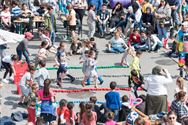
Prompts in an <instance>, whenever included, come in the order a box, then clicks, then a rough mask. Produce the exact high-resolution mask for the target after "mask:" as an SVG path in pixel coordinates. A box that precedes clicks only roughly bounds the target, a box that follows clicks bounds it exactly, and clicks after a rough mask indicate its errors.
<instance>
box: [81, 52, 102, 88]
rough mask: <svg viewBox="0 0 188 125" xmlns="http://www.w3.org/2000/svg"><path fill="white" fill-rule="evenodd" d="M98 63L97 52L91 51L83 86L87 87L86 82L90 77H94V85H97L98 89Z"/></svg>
mask: <svg viewBox="0 0 188 125" xmlns="http://www.w3.org/2000/svg"><path fill="white" fill-rule="evenodd" d="M96 63H97V61H96V60H95V52H94V51H90V52H89V54H88V58H87V59H86V65H85V74H84V75H85V76H84V80H83V81H82V82H81V84H82V86H83V87H84V86H85V81H86V80H87V79H88V78H89V77H90V76H93V77H94V83H95V88H98V85H97V82H96V80H97V78H98V74H97V71H96ZM100 83H101V84H102V83H103V81H101V82H100Z"/></svg>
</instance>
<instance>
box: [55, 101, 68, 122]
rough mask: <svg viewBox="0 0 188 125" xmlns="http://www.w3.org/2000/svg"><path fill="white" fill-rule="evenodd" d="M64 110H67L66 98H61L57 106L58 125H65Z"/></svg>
mask: <svg viewBox="0 0 188 125" xmlns="http://www.w3.org/2000/svg"><path fill="white" fill-rule="evenodd" d="M66 110H68V109H67V100H65V99H61V100H60V102H59V107H58V108H57V116H58V125H66V120H65V117H64V114H65V111H66Z"/></svg>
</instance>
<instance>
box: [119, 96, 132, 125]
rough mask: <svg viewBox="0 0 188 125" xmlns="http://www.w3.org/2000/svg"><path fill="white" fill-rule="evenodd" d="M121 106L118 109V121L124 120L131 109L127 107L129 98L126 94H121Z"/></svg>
mask: <svg viewBox="0 0 188 125" xmlns="http://www.w3.org/2000/svg"><path fill="white" fill-rule="evenodd" d="M121 100H122V107H121V110H120V111H119V121H126V118H127V116H128V114H129V113H130V112H131V109H129V107H128V105H129V98H128V96H127V95H124V96H122V99H121Z"/></svg>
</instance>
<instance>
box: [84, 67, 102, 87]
mask: <svg viewBox="0 0 188 125" xmlns="http://www.w3.org/2000/svg"><path fill="white" fill-rule="evenodd" d="M95 70H96V71H97V68H95ZM90 78H91V77H90V76H89V77H88V79H87V81H86V82H87V85H90V84H91V81H90ZM97 79H98V80H99V82H100V83H101V82H103V79H102V77H101V76H98V78H97Z"/></svg>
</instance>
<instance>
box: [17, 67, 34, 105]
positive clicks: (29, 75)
mask: <svg viewBox="0 0 188 125" xmlns="http://www.w3.org/2000/svg"><path fill="white" fill-rule="evenodd" d="M34 73H35V67H34V66H33V65H29V70H28V72H26V73H25V74H24V75H23V76H22V78H21V80H20V88H21V92H22V96H21V98H20V102H19V103H18V104H19V105H21V106H24V105H25V98H26V97H27V96H28V95H29V93H30V91H31V86H32V84H33V75H34Z"/></svg>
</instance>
